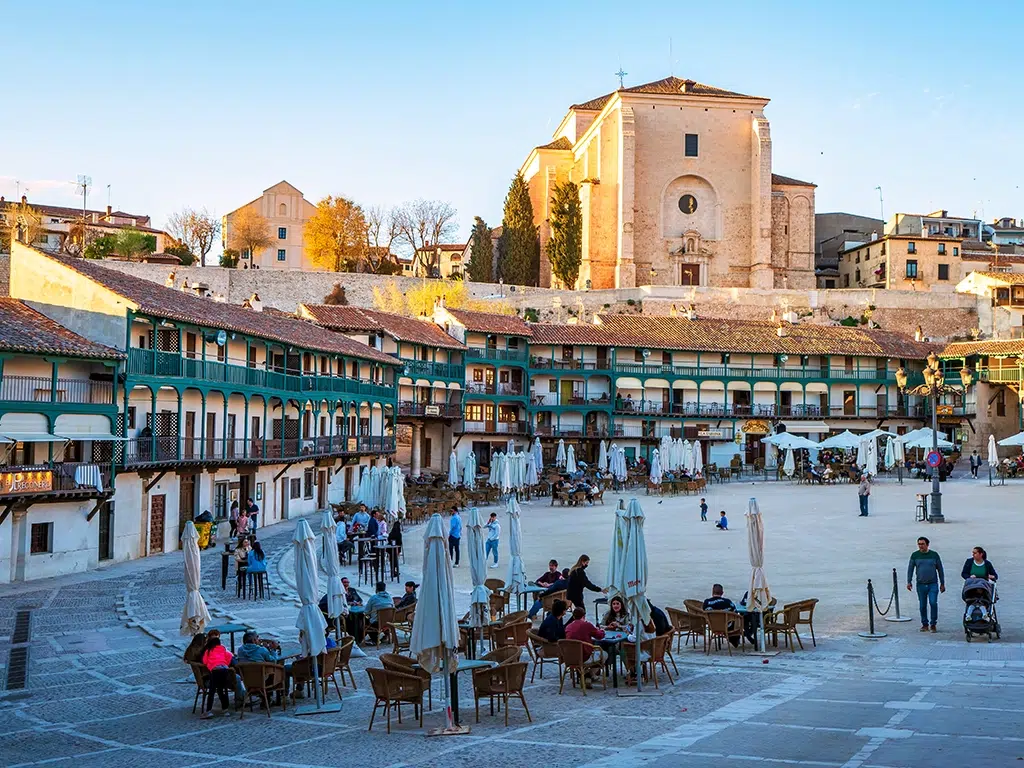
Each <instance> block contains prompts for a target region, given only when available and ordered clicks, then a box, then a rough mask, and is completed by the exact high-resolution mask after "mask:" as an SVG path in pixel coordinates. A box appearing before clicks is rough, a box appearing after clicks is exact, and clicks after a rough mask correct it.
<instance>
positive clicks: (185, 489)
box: [178, 475, 196, 542]
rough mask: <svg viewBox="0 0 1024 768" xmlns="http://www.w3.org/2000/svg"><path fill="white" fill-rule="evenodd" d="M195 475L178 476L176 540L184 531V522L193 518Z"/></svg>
mask: <svg viewBox="0 0 1024 768" xmlns="http://www.w3.org/2000/svg"><path fill="white" fill-rule="evenodd" d="M195 512H196V476H195V475H181V476H180V477H179V478H178V541H179V542H180V541H181V534H183V533H184V532H185V523H187V522H188V521H189V520H194V519H195Z"/></svg>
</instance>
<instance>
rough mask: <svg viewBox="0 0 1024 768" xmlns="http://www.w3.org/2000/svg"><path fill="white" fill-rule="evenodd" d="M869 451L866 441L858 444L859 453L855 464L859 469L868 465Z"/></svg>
mask: <svg viewBox="0 0 1024 768" xmlns="http://www.w3.org/2000/svg"><path fill="white" fill-rule="evenodd" d="M867 450H868V449H867V441H866V440H861V441H860V442H859V443H857V453H856V454H855V455H854V457H853V463H854V464H856V465H857V466H858V467H863V466H864V465H865V464H866V463H867V460H868V457H867Z"/></svg>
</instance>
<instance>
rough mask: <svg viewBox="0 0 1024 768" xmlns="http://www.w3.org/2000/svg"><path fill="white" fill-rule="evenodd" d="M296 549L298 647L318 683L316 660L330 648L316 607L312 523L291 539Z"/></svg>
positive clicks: (317, 590)
mask: <svg viewBox="0 0 1024 768" xmlns="http://www.w3.org/2000/svg"><path fill="white" fill-rule="evenodd" d="M292 543H293V544H294V545H295V591H296V593H298V597H299V602H300V603H301V604H302V605H301V607H300V608H299V616H298V618H297V619H296V620H295V626H296V627H297V628H298V629H299V631H300V633H301V634H300V636H299V645H300V646H301V647H302V654H303V655H304V656H309V657H311V658H312V659H313V679H314V680H319V675H318V673H317V659H316V657H317V656H318V655H319V654H321V653H323V652H324V649H325V648H326V647H327V638H326V637H325V636H324V630H325V629H327V622H326V621H325V620H324V615H323V614H322V613H321V612H320V608H319V606H318V605H317V603H318V602H319V600H320V577H319V574H318V572H317V566H316V537H315V536H314V535H313V531H312V529H311V528H310V527H309V523H307V522H306V521H305V520H299V524H298V525H296V526H295V534H294V535H293V536H292ZM313 690H314V693H315V700H316V706H317V708H318V709H319V708H320V686H319V685H314V686H313Z"/></svg>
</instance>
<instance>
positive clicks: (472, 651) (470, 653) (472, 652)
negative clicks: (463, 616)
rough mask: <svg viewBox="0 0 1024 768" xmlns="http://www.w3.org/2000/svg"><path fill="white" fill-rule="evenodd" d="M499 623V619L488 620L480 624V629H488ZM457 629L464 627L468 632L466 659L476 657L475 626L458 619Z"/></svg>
mask: <svg viewBox="0 0 1024 768" xmlns="http://www.w3.org/2000/svg"><path fill="white" fill-rule="evenodd" d="M500 625H501V622H500V621H488V622H487V623H485V624H484V625H483V626H481V627H480V629H489V628H490V627H497V626H500ZM459 629H464V630H466V632H467V633H469V645H468V647H467V648H466V658H467V659H475V658H476V630H477V628H476V627H474V626H473V625H472V624H470V623H469V622H468V621H460V622H459ZM480 639H481V640H482V639H483V638H482V637H481V638H480Z"/></svg>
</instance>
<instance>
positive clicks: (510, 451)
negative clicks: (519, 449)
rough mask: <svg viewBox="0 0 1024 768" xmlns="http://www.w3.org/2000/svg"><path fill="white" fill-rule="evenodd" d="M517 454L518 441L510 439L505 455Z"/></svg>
mask: <svg viewBox="0 0 1024 768" xmlns="http://www.w3.org/2000/svg"><path fill="white" fill-rule="evenodd" d="M515 452H516V441H515V440H513V439H512V438H511V437H510V438H509V439H508V443H507V444H506V445H505V453H506V454H508V455H509V456H511V455H512V454H513V453H515Z"/></svg>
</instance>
